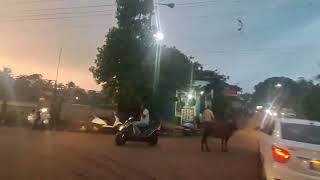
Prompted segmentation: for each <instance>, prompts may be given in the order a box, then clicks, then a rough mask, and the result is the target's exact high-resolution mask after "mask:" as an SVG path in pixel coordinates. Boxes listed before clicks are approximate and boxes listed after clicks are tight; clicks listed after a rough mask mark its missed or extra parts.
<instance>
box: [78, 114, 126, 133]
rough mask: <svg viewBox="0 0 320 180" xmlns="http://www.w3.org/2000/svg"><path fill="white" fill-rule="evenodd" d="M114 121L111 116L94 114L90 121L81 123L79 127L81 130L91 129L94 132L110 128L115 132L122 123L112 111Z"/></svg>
mask: <svg viewBox="0 0 320 180" xmlns="http://www.w3.org/2000/svg"><path fill="white" fill-rule="evenodd" d="M113 117H114V121H113V120H112V118H107V117H101V116H94V117H93V119H92V120H91V121H90V124H89V125H87V126H86V125H85V124H82V125H81V127H80V130H81V131H87V130H92V131H94V132H105V131H108V130H112V131H113V132H117V131H118V130H119V127H120V126H121V125H122V122H121V121H120V119H119V118H118V117H117V116H116V115H115V114H114V113H113Z"/></svg>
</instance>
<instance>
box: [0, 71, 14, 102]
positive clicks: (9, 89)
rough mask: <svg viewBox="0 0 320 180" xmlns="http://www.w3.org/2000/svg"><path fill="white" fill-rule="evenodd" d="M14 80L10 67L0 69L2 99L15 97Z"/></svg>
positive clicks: (0, 95) (0, 93) (0, 94)
mask: <svg viewBox="0 0 320 180" xmlns="http://www.w3.org/2000/svg"><path fill="white" fill-rule="evenodd" d="M13 82H14V79H13V77H12V71H11V69H10V68H3V70H2V71H0V99H1V100H8V99H12V98H14V93H13Z"/></svg>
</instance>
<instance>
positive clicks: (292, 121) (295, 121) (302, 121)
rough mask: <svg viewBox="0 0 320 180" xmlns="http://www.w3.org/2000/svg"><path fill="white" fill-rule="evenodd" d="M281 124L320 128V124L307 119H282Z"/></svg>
mask: <svg viewBox="0 0 320 180" xmlns="http://www.w3.org/2000/svg"><path fill="white" fill-rule="evenodd" d="M280 122H283V123H288V124H304V125H313V126H320V122H318V121H312V120H307V119H296V118H281V119H280Z"/></svg>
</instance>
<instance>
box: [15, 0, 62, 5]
mask: <svg viewBox="0 0 320 180" xmlns="http://www.w3.org/2000/svg"><path fill="white" fill-rule="evenodd" d="M63 1H65V0H33V1H15V2H11V3H10V4H27V3H44V2H45V3H48V2H49V3H51V2H63Z"/></svg>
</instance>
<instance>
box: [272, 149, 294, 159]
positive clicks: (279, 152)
mask: <svg viewBox="0 0 320 180" xmlns="http://www.w3.org/2000/svg"><path fill="white" fill-rule="evenodd" d="M272 156H273V159H274V160H275V161H277V162H279V163H287V162H288V161H289V159H290V153H289V152H288V151H287V150H285V149H282V148H279V147H277V146H272Z"/></svg>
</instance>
